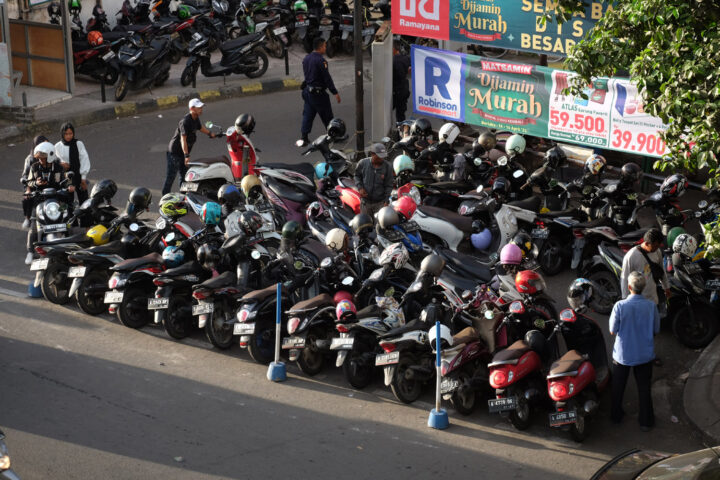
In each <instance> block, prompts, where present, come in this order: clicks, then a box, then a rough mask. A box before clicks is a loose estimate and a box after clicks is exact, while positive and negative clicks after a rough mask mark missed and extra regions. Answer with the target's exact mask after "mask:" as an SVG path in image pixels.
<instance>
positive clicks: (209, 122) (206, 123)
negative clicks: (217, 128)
mask: <svg viewBox="0 0 720 480" xmlns="http://www.w3.org/2000/svg"><path fill="white" fill-rule="evenodd" d="M212 127H213V122H211V121H210V120H208V121H207V122H205V128H207V129H210V128H212Z"/></svg>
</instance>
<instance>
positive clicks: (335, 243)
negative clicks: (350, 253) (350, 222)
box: [325, 228, 348, 252]
mask: <svg viewBox="0 0 720 480" xmlns="http://www.w3.org/2000/svg"><path fill="white" fill-rule="evenodd" d="M347 242H348V236H347V233H345V230H343V229H342V228H333V229H332V230H330V231H329V232H328V233H327V235H325V246H326V247H328V248H329V249H330V250H332V251H334V252H342V251H343V250H345V248H346V247H347Z"/></svg>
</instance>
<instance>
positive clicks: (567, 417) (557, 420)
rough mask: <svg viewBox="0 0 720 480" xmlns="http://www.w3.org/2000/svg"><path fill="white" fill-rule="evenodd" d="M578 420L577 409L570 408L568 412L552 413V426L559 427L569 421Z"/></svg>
mask: <svg viewBox="0 0 720 480" xmlns="http://www.w3.org/2000/svg"><path fill="white" fill-rule="evenodd" d="M576 421H577V412H575V410H568V411H567V412H555V413H551V414H550V426H551V427H559V426H560V425H567V424H568V423H575V422H576Z"/></svg>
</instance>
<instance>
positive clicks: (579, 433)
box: [570, 412, 587, 443]
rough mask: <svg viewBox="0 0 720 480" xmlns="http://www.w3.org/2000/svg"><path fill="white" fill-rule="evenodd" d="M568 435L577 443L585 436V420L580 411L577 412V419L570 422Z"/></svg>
mask: <svg viewBox="0 0 720 480" xmlns="http://www.w3.org/2000/svg"><path fill="white" fill-rule="evenodd" d="M570 436H571V437H572V439H573V440H575V441H576V442H578V443H580V442H582V441H583V440H585V439H586V438H587V421H586V419H585V415H583V414H582V413H579V412H578V414H577V420H575V423H571V424H570Z"/></svg>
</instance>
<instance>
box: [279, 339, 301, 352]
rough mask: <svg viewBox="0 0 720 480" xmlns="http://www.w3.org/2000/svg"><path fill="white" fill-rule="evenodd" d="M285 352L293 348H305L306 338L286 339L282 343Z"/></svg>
mask: <svg viewBox="0 0 720 480" xmlns="http://www.w3.org/2000/svg"><path fill="white" fill-rule="evenodd" d="M282 348H283V350H290V349H293V348H305V338H304V337H285V338H283V341H282Z"/></svg>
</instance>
